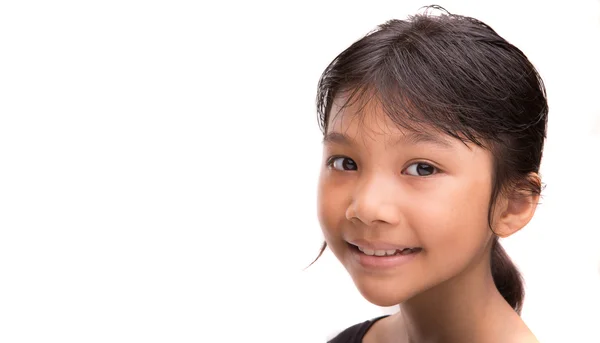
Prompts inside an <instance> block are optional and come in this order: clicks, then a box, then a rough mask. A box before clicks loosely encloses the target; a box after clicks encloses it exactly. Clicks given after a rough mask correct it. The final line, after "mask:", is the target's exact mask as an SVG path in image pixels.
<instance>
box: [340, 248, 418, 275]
mask: <svg viewBox="0 0 600 343" xmlns="http://www.w3.org/2000/svg"><path fill="white" fill-rule="evenodd" d="M348 248H349V249H350V252H351V255H352V257H353V259H354V260H355V261H356V262H357V263H358V264H359V265H361V266H362V267H363V268H366V269H387V268H394V267H398V266H400V265H403V264H405V263H407V262H409V261H411V260H412V259H414V258H415V257H416V256H417V255H418V254H419V253H420V252H421V251H423V248H420V247H413V248H408V247H400V248H397V249H374V247H373V248H367V247H364V246H357V245H354V244H352V243H348Z"/></svg>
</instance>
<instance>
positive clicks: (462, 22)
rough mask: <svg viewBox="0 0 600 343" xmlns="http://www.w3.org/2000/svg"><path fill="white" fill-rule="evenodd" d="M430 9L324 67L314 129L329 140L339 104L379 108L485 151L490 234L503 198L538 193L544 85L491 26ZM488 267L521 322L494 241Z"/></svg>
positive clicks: (515, 290) (518, 295)
mask: <svg viewBox="0 0 600 343" xmlns="http://www.w3.org/2000/svg"><path fill="white" fill-rule="evenodd" d="M428 9H439V10H442V11H443V13H441V14H440V15H431V14H430V13H428V11H425V12H424V13H422V14H418V15H415V16H411V17H409V18H408V19H407V20H390V21H388V22H386V23H384V24H382V25H380V26H379V27H378V28H377V29H376V30H374V31H372V32H370V33H369V34H367V35H366V36H365V37H363V38H362V39H360V40H358V41H357V42H355V43H354V44H352V45H351V46H350V47H349V48H347V49H346V50H344V51H343V52H342V53H341V54H339V55H338V56H337V57H336V58H335V59H334V60H333V61H332V62H331V63H330V64H329V66H327V68H326V69H325V71H324V72H323V74H322V76H321V78H320V80H319V84H318V93H317V112H318V119H319V125H320V128H321V130H322V132H323V133H324V134H325V133H326V132H327V127H328V119H329V116H330V114H331V113H330V112H331V108H332V103H333V100H334V98H336V97H337V96H344V98H345V104H344V106H347V105H348V104H349V103H351V102H353V101H364V102H365V103H366V102H367V101H370V100H372V99H375V100H377V102H378V103H379V104H380V105H381V107H382V109H383V111H384V112H385V113H386V115H387V116H389V118H390V119H391V120H392V121H394V122H395V123H396V124H397V125H399V126H401V127H404V128H406V129H409V130H419V129H421V128H423V127H424V125H427V127H433V128H435V129H437V130H440V132H443V133H445V134H448V135H450V136H452V137H455V138H457V139H460V140H461V141H463V142H471V143H473V144H476V145H478V146H480V147H483V148H485V149H488V150H489V151H491V153H492V154H493V156H494V171H493V175H492V176H493V184H492V196H491V199H490V205H489V211H488V224H489V227H490V229H491V230H492V231H493V223H492V211H493V208H494V204H495V202H496V200H497V198H498V196H499V195H500V194H506V195H509V196H518V195H525V196H530V195H539V194H540V193H541V182H540V180H539V178H538V177H532V173H536V174H537V173H538V172H539V168H540V162H541V158H542V149H543V145H544V139H545V137H546V126H547V117H548V105H547V101H546V91H545V88H544V84H543V82H542V80H541V78H540V76H539V75H538V72H537V71H536V69H535V68H534V66H533V65H532V64H531V63H530V61H529V60H528V59H527V57H526V56H525V55H524V54H523V52H521V50H519V49H518V48H516V47H515V46H513V45H511V44H510V43H508V42H507V41H506V40H505V39H503V38H502V37H500V36H499V35H498V34H497V33H496V32H495V31H494V30H493V29H492V28H490V27H489V26H488V25H486V24H484V23H483V22H481V21H479V20H477V19H474V18H470V17H465V16H460V15H455V14H450V13H448V12H447V11H446V10H444V9H443V8H441V7H439V6H429V7H428ZM326 246H327V243H323V246H322V247H321V251H320V253H319V256H318V257H317V259H318V258H319V257H320V256H321V254H322V253H323V251H324V249H325V248H326ZM490 258H491V268H492V275H493V278H494V283H495V285H496V287H497V288H498V290H499V291H500V293H501V294H502V296H503V297H504V299H506V301H507V302H508V303H509V304H510V305H511V306H512V307H513V308H514V309H515V311H516V312H517V313H520V312H521V308H522V304H523V298H524V287H523V280H522V277H521V274H520V273H519V271H518V270H517V268H516V266H515V265H514V264H513V262H512V261H511V260H510V258H509V257H508V255H507V254H506V252H505V251H504V249H503V248H502V246H501V245H500V243H499V242H498V237H497V236H495V237H494V239H493V242H492V253H491V256H490ZM315 261H316V259H315ZM313 263H314V262H313Z"/></svg>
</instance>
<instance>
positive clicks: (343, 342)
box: [327, 316, 387, 343]
mask: <svg viewBox="0 0 600 343" xmlns="http://www.w3.org/2000/svg"><path fill="white" fill-rule="evenodd" d="M385 317H387V316H381V317H377V318H374V319H371V320H367V321H366V322H362V323H358V324H356V325H353V326H351V327H349V328H347V329H346V330H344V331H342V332H340V334H339V335H337V336H335V337H334V338H332V339H331V340H330V341H328V342H327V343H362V340H363V337H365V334H366V333H367V331H369V329H370V328H371V326H373V324H375V322H376V321H378V320H379V319H383V318H385Z"/></svg>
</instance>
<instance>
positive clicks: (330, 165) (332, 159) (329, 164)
mask: <svg viewBox="0 0 600 343" xmlns="http://www.w3.org/2000/svg"><path fill="white" fill-rule="evenodd" d="M339 158H346V159H349V160H352V159H351V158H349V157H346V156H340V155H334V156H331V157H329V158H328V159H327V162H326V165H327V167H328V168H331V169H333V163H334V162H335V161H336V160H337V159H339ZM352 161H354V160H352ZM354 163H355V164H356V162H354ZM415 164H424V165H427V166H430V167H432V168H433V169H434V172H433V173H432V174H430V175H425V176H420V175H419V176H418V177H428V176H431V175H435V174H439V173H440V172H441V170H440V169H439V168H438V167H436V166H435V165H433V164H431V163H429V162H425V161H415V162H413V163H411V164H410V165H408V167H410V166H413V165H415ZM408 167H406V168H404V169H403V171H402V172H403V173H404V171H405V170H406V169H408ZM333 170H337V169H333ZM337 171H344V172H345V171H352V170H337ZM409 176H415V175H409Z"/></svg>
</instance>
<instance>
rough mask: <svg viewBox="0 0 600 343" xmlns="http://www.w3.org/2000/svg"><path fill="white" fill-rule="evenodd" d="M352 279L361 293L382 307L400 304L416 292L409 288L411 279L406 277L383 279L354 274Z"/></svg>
mask: <svg viewBox="0 0 600 343" xmlns="http://www.w3.org/2000/svg"><path fill="white" fill-rule="evenodd" d="M352 279H353V280H354V284H355V285H356V288H357V289H358V291H359V292H360V294H361V295H362V296H363V297H364V298H365V299H366V300H367V301H369V302H370V303H372V304H374V305H377V306H381V307H390V306H396V305H399V304H401V303H403V302H404V301H406V300H408V299H410V298H411V297H412V296H413V295H414V294H415V292H414V291H411V290H410V289H409V287H410V286H411V285H410V283H411V281H407V280H406V279H404V280H395V279H393V278H390V279H383V278H378V277H365V276H364V275H361V276H358V275H352Z"/></svg>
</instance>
